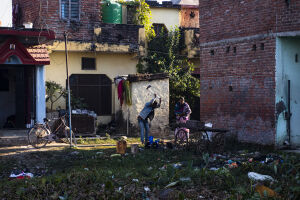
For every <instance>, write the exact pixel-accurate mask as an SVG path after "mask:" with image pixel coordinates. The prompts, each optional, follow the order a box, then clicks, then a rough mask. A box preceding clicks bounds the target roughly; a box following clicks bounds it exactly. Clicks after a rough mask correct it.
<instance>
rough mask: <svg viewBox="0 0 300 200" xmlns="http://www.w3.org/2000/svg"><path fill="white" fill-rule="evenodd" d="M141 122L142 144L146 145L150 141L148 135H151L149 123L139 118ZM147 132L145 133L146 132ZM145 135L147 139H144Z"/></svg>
mask: <svg viewBox="0 0 300 200" xmlns="http://www.w3.org/2000/svg"><path fill="white" fill-rule="evenodd" d="M138 122H139V127H140V130H141V142H142V143H143V144H144V143H145V141H146V142H147V141H148V135H149V122H148V120H144V119H142V118H140V117H139V118H138ZM144 130H145V131H144ZM144 133H145V138H144Z"/></svg>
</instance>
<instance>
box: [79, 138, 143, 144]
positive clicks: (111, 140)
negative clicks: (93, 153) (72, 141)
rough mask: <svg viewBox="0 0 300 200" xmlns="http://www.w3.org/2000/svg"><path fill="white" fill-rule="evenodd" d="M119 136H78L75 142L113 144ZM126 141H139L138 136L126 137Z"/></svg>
mask: <svg viewBox="0 0 300 200" xmlns="http://www.w3.org/2000/svg"><path fill="white" fill-rule="evenodd" d="M119 140H120V138H110V137H105V138H82V137H80V138H79V139H78V140H77V144H83V145H92V144H111V145H115V144H116V143H117V141H119ZM126 141H127V143H129V144H131V143H140V142H141V141H140V138H127V139H126Z"/></svg>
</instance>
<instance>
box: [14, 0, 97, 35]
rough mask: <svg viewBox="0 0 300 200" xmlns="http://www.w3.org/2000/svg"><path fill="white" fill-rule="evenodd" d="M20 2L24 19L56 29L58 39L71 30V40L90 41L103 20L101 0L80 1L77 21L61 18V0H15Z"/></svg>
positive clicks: (41, 26)
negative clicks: (95, 27) (95, 28)
mask: <svg viewBox="0 0 300 200" xmlns="http://www.w3.org/2000/svg"><path fill="white" fill-rule="evenodd" d="M16 3H19V5H20V8H21V11H22V21H23V22H28V21H31V22H33V23H34V27H35V28H44V29H51V30H53V31H55V33H56V38H57V39H63V33H64V31H67V32H69V39H70V40H80V41H90V40H92V37H93V30H94V26H97V25H98V26H99V24H100V21H101V5H100V0H81V1H80V11H81V12H80V20H79V22H77V23H72V22H68V21H66V20H63V19H61V18H60V5H59V0H13V4H16Z"/></svg>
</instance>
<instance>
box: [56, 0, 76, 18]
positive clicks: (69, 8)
mask: <svg viewBox="0 0 300 200" xmlns="http://www.w3.org/2000/svg"><path fill="white" fill-rule="evenodd" d="M60 14H61V18H62V19H67V20H79V0H60Z"/></svg>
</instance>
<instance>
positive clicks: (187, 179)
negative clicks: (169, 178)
mask: <svg viewBox="0 0 300 200" xmlns="http://www.w3.org/2000/svg"><path fill="white" fill-rule="evenodd" d="M179 180H180V181H182V182H189V181H191V180H192V179H191V178H190V177H182V178H180V179H179Z"/></svg>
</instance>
